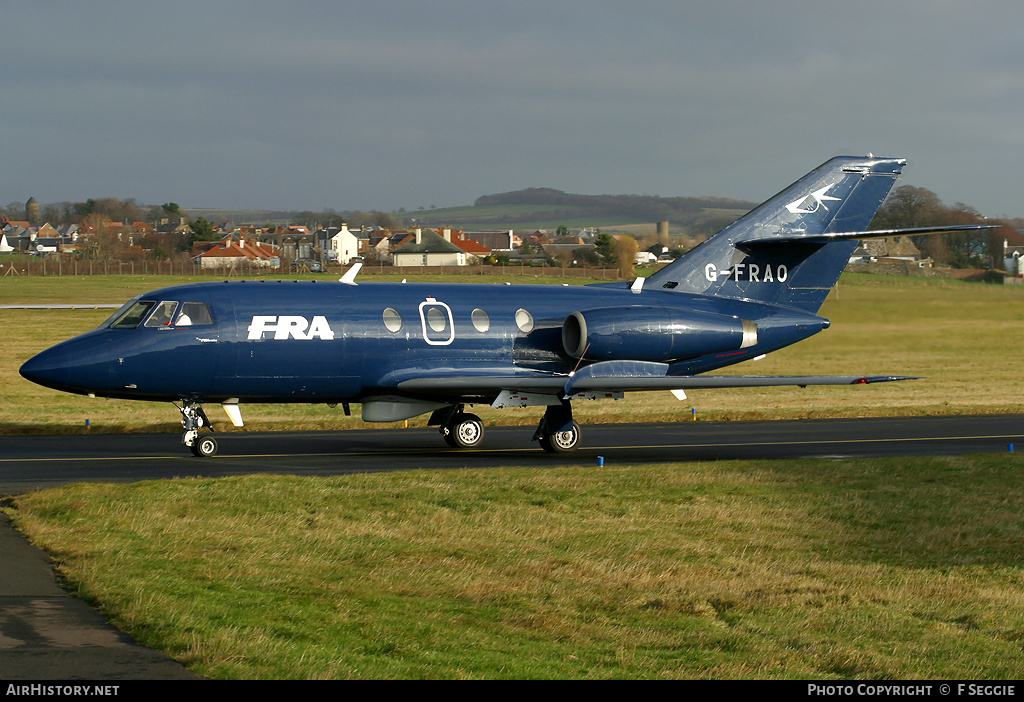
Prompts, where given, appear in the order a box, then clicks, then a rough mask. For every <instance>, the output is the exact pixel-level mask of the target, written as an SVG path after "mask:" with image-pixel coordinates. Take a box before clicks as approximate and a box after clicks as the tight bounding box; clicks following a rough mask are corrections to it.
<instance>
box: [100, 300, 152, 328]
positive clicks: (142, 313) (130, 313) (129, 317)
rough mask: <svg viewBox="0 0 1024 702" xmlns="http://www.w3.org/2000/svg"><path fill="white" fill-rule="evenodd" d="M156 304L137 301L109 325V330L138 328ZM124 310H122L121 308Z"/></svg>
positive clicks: (148, 301)
mask: <svg viewBox="0 0 1024 702" xmlns="http://www.w3.org/2000/svg"><path fill="white" fill-rule="evenodd" d="M155 304H156V302H155V301H154V300H139V301H138V302H136V303H135V304H134V305H132V306H131V307H129V308H128V310H127V311H126V312H124V313H123V314H121V315H120V316H119V317H117V319H116V320H115V321H114V322H113V323H111V325H110V328H111V329H134V328H135V327H137V326H139V324H140V323H141V322H142V320H143V319H145V318H146V315H147V314H149V311H150V310H151V309H153V305H155ZM122 309H124V308H122Z"/></svg>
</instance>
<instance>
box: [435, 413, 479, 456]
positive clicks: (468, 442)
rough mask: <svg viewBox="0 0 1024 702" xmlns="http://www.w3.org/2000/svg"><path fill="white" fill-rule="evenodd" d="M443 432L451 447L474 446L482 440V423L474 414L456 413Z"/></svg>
mask: <svg viewBox="0 0 1024 702" xmlns="http://www.w3.org/2000/svg"><path fill="white" fill-rule="evenodd" d="M443 434H444V440H445V441H446V442H447V443H448V445H449V446H451V447H452V448H476V447H477V446H479V445H480V442H481V441H483V440H484V423H483V422H482V421H481V420H480V417H477V416H476V415H475V414H468V413H463V414H458V415H456V416H455V417H454V419H452V421H451V423H450V424H448V426H446V427H445V428H444V432H443Z"/></svg>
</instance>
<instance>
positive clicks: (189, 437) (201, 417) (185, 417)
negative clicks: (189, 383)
mask: <svg viewBox="0 0 1024 702" xmlns="http://www.w3.org/2000/svg"><path fill="white" fill-rule="evenodd" d="M178 410H179V411H180V412H181V428H182V429H184V430H185V434H184V435H183V436H182V437H181V443H183V444H185V445H186V446H188V448H189V450H190V451H192V455H193V456H198V457H200V458H205V457H207V456H213V455H214V454H216V453H217V440H216V439H214V438H213V437H212V436H202V437H200V436H199V430H200V429H202V428H203V427H209V428H210V431H211V432H212V431H213V425H212V424H211V423H210V418H209V417H207V416H206V412H204V411H203V406H202V405H200V404H199V403H198V402H183V403H182V405H181V407H178Z"/></svg>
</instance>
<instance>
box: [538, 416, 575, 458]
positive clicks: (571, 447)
mask: <svg viewBox="0 0 1024 702" xmlns="http://www.w3.org/2000/svg"><path fill="white" fill-rule="evenodd" d="M580 438H581V432H580V425H579V422H577V421H576V420H573V422H572V429H570V430H569V431H559V432H555V433H554V434H544V436H542V437H541V438H540V447H541V448H542V449H544V450H545V451H547V452H548V453H572V452H573V451H575V450H576V449H578V448H579V446H580Z"/></svg>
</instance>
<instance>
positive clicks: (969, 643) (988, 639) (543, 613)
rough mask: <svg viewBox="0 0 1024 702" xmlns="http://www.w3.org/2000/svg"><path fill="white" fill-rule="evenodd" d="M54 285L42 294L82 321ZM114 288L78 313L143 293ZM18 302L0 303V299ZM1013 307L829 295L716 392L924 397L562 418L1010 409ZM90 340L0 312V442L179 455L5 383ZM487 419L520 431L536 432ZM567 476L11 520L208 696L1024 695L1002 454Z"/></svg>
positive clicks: (82, 492) (880, 286) (124, 504)
mask: <svg viewBox="0 0 1024 702" xmlns="http://www.w3.org/2000/svg"><path fill="white" fill-rule="evenodd" d="M67 280H68V279H63V281H58V282H57V283H54V282H51V283H50V285H57V284H58V283H60V284H64V285H67V287H64V288H60V287H54V288H40V291H43V292H44V294H46V295H51V296H53V298H54V299H52V300H50V301H54V302H57V301H61V302H63V301H74V300H75V298H79V299H80V298H81V295H82V291H81V290H76V289H74V284H67V283H66V281H67ZM114 282H116V283H117V285H118V286H119V285H121V284H124V285H126V286H127V285H135V284H136V283H138V284H139V285H142V286H145V287H143V288H142V289H148V288H152V287H160V286H162V285H164V284H167V283H166V279H161V280H160V281H159V282H154V281H127V282H126V281H121V280H118V281H110V284H111V285H113V283H114ZM82 284H83V285H85V283H82ZM88 284H89V285H94V284H96V283H95V281H91V282H89V283H88ZM23 289H24V288H23ZM101 290H102V288H96V289H94V290H93V292H94V293H96V294H99V292H100V291H101ZM110 292H111V297H113V298H114V299H109V298H108V299H103V300H100V299H93V300H89V301H93V302H103V301H111V302H119V301H123V299H126V298H127V297H129V296H130V295H132V294H135V293H134V292H132V291H131V290H129V289H127V288H126V289H125V290H124V291H123V292H122V290H121V289H120V287H116V286H115V287H114V288H111V289H110ZM135 292H141V290H136V291H135ZM12 294H14V293H11V291H10V290H9V289H8V288H6V287H4V284H3V281H0V298H4V297H5V296H6V297H7V299H9V296H10V295H12ZM1022 295H1024V291H1022V290H1020V289H1018V288H1014V287H999V286H987V285H968V284H961V283H949V282H946V283H926V282H910V281H894V280H893V279H888V278H873V277H848V278H844V280H843V282H842V283H841V284H840V286H839V288H838V290H837V291H836V292H833V294H832V295H831V296H830V297H829V300H828V302H827V303H826V305H825V308H824V309H823V311H822V314H823V315H824V316H827V317H829V318H830V319H832V321H833V326H832V328H831V329H829V330H827V331H825V332H823V333H822V334H820V335H818V336H817V337H815V338H813V339H811V340H808V341H806V342H804V343H802V344H798V345H796V346H794V347H791V348H790V349H786V350H783V351H780V352H778V353H775V354H772V355H771V356H770V357H769V358H767V359H764V360H762V361H757V362H752V363H748V364H745V366H748V367H744V366H738V367H736V368H735V369H734V370H735V372H739V373H756V374H776V373H779V374H789V373H889V372H895V373H906V374H910V375H922V376H925V377H926V379H925V380H921V381H914V382H906V383H891V384H885V385H877V386H874V385H869V386H860V387H852V388H820V389H816V388H807V389H805V390H800V389H795V388H783V389H771V390H749V391H745V390H733V391H705V392H699V393H698V392H694V393H691V396H690V398H689V399H688V401H687V402H685V403H680V402H677V401H676V400H674V398H672V397H671V396H670V395H669V394H668V393H638V394H636V395H633V396H630V397H629V398H628V399H626V400H623V401H620V402H604V403H599V402H594V403H582V404H580V405H579V407H578V409H577V410H576V415H577V417H579V418H580V420H581V421H582V422H583V423H586V422H601V421H623V420H629V421H637V420H640V421H642V420H645V419H649V420H657V421H667V420H681V421H692V419H691V415H690V409H691V407H696V408H697V409H698V418H699V419H723V418H746V417H758V418H781V417H828V416H867V415H876V416H884V415H890V414H967V413H996V412H1015V413H1016V412H1021V404H1022V396H1021V392H1020V390H1019V388H1018V384H1017V383H1016V367H1015V366H1016V358H1017V355H1018V351H1019V348H1020V343H1019V342H1020V339H1021V321H1022V316H1024V310H1022V306H1021V302H1022V299H1021V296H1022ZM57 298H61V299H57ZM69 298H70V299H69ZM105 316H106V313H105V312H100V311H93V310H74V311H28V310H18V311H0V325H2V327H3V329H4V331H5V332H7V333H6V334H5V338H6V339H8V354H6V355H5V359H4V361H3V362H2V364H0V387H2V388H3V390H2V392H3V397H2V398H0V399H3V406H4V410H3V411H2V412H0V424H2V426H3V427H4V428H5V430H6V431H19V432H22V431H33V432H52V431H86V430H85V428H84V419H85V418H87V417H91V418H93V422H92V423H93V429H92V431H96V430H100V431H142V430H167V431H178V430H179V427H178V425H177V412H176V410H175V409H174V408H173V407H170V406H165V405H151V404H148V403H130V402H115V401H110V402H106V401H103V400H89V399H87V398H79V397H73V396H69V395H65V394H61V393H56V392H52V391H49V390H45V389H42V388H36V387H35V386H33V385H31V384H30V383H27V382H26V381H24V380H22V379H21V378H20V376H18V375H17V367H18V365H20V363H21V361H22V360H23V359H24V358H27V357H28V356H29V355H31V354H32V353H34V352H36V351H38V350H40V349H42V348H45V347H46V346H48V345H50V344H52V343H55V342H56V341H59V340H61V339H63V338H66V337H68V336H71V335H73V334H75V333H79V332H81V331H84V330H87V329H89V328H92V327H93V326H95V325H96V324H98V323H99V322H100V321H102V319H103V318H104V317H105ZM478 409H480V408H478ZM243 413H244V414H245V416H246V419H247V429H252V428H266V429H271V428H278V429H285V428H288V429H294V428H328V427H330V428H336V427H346V426H364V425H363V424H361V423H360V422H359V421H358V418H351V419H348V420H345V419H344V418H343V417H342V416H341V413H340V411H338V412H332V411H330V410H328V409H326V408H324V407H321V406H315V405H312V406H268V405H252V406H245V407H243ZM481 415H482V416H485V418H486V419H487V421H490V422H497V421H507V422H518V423H529V424H533V423H535V422H536V420H537V413H536V411H528V410H523V411H521V412H508V411H500V412H499V411H493V410H490V409H487V408H484V410H483V411H482V412H481ZM220 428H222V427H220V426H218V429H220ZM224 428H227V427H224ZM395 431H401V429H400V428H396V429H395ZM571 460H572V459H571V458H570V459H568V461H569V462H567V464H566V465H565V466H564V467H562V468H559V469H550V468H545V469H535V468H525V467H507V468H503V469H501V470H494V471H459V470H452V471H412V472H403V473H394V474H372V475H353V476H344V477H336V478H306V477H285V476H250V477H242V478H230V479H218V480H195V479H182V480H166V481H152V482H144V483H137V484H133V485H91V484H79V485H70V486H67V487H63V488H58V489H53V490H46V491H41V492H36V493H32V494H28V495H23V496H18V497H16V498H10V499H8V500H7V501H6V502H5V503H4V505H5V511H6V512H7V513H8V514H10V515H11V516H12V518H13V519H14V521H15V523H16V525H17V526H18V528H19V529H22V530H23V531H24V532H25V533H27V534H28V535H29V536H30V538H32V540H33V541H34V542H35V543H37V544H39V545H41V546H43V547H44V548H46V549H47V550H48V551H49V552H50V553H51V554H53V557H54V558H55V560H56V562H57V563H58V566H59V570H60V572H61V573H62V576H63V578H64V580H65V583H66V585H67V587H69V588H70V589H71V590H72V591H74V592H75V593H77V594H79V595H80V596H81V597H83V598H85V599H86V600H88V601H89V602H91V603H93V604H94V605H95V606H96V607H97V608H98V609H99V610H100V611H101V612H103V613H104V614H105V615H106V616H107V617H108V618H109V619H111V621H113V622H114V623H115V624H117V625H118V626H119V627H121V628H122V629H123V630H125V631H126V632H128V633H130V634H131V635H132V636H134V637H135V638H136V639H137V640H139V641H140V642H142V643H144V644H147V645H150V646H153V647H156V648H159V649H162V650H165V651H168V652H169V653H171V654H172V655H173V656H175V657H176V658H178V659H179V660H181V661H182V662H183V663H185V664H186V665H188V666H189V667H190V668H192V669H193V670H195V671H196V672H198V673H200V674H202V675H206V676H209V677H213V678H225V679H236V678H246V679H276V678H301V679H313V678H375V679H379V678H471V679H494V678H591V679H612V678H655V679H665V678H669V679H678V678H720V679H721V678H730V679H740V678H756V679H771V678H785V679H794V678H797V679H851V678H858V679H954V678H956V679H1016V678H1019V677H1021V676H1022V675H1024V647H1022V644H1021V642H1022V641H1024V607H1022V606H1021V605H1022V600H1024V574H1022V571H1021V568H1020V552H1021V546H1022V544H1024V471H1022V470H1021V469H1022V467H1024V466H1022V465H1021V460H1022V459H1020V458H1018V457H1017V454H1009V453H1006V454H993V455H984V456H968V457H955V458H891V459H876V460H829V459H818V460H803V461H777V462H776V461H749V462H714V463H705V462H701V463H696V464H693V463H677V464H666V465H652V466H631V467H617V466H611V465H606V466H604V467H602V468H597V467H594V466H580V465H576V464H573V463H571Z"/></svg>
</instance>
